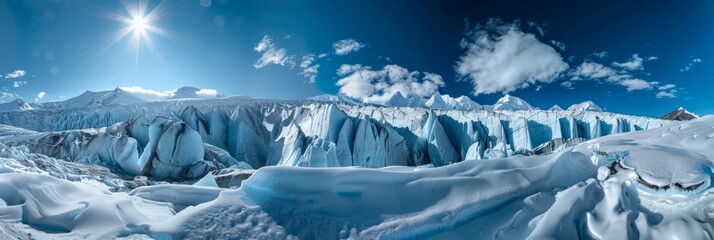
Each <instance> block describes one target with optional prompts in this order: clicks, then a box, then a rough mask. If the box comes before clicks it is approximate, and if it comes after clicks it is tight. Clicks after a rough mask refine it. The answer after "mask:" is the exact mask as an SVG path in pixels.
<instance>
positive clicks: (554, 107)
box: [548, 105, 564, 111]
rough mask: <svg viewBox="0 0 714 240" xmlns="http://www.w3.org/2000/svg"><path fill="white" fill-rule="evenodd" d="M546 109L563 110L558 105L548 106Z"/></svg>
mask: <svg viewBox="0 0 714 240" xmlns="http://www.w3.org/2000/svg"><path fill="white" fill-rule="evenodd" d="M548 111H564V110H563V108H561V107H560V106H558V105H553V106H552V107H550V108H549V109H548Z"/></svg>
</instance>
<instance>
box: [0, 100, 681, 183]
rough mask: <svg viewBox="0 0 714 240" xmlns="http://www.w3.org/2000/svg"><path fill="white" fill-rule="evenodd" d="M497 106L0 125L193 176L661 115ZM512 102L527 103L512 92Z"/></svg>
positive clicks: (287, 104)
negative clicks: (18, 128)
mask: <svg viewBox="0 0 714 240" xmlns="http://www.w3.org/2000/svg"><path fill="white" fill-rule="evenodd" d="M506 98H507V100H512V99H515V97H510V96H507V97H506ZM432 99H434V98H433V97H432ZM438 99H442V98H441V97H440V98H438ZM505 103H506V102H505V101H500V104H499V103H497V104H496V105H495V106H496V107H495V108H496V109H497V110H493V111H491V110H460V109H450V110H443V109H430V108H415V107H384V106H379V105H369V104H361V105H357V104H350V103H334V102H325V101H315V100H306V101H277V100H256V99H244V98H236V99H220V100H213V99H210V100H183V101H170V102H153V103H142V104H126V105H108V106H103V107H101V108H96V107H91V106H90V107H83V108H72V109H55V110H33V111H7V112H0V124H5V125H10V126H16V127H20V128H24V129H28V130H34V131H38V132H39V133H36V134H31V135H30V136H26V137H24V138H14V139H8V140H5V142H6V143H7V144H9V145H12V146H17V145H25V146H27V147H28V148H30V149H31V150H32V151H35V152H38V153H42V154H45V155H48V156H51V157H56V158H63V159H68V160H70V161H80V160H82V161H90V162H102V163H104V164H106V165H110V166H112V165H113V166H119V167H120V168H121V169H122V170H123V171H124V172H126V173H128V174H130V175H141V174H144V173H148V175H150V176H154V177H158V178H161V179H195V178H200V177H202V176H203V175H205V174H206V173H207V172H208V171H211V170H215V169H222V168H225V167H230V166H233V165H238V164H240V163H244V164H247V165H250V167H251V168H253V169H257V168H260V167H263V166H273V165H279V166H303V167H345V166H361V167H372V168H377V167H386V166H393V165H398V166H420V165H429V164H430V165H433V166H443V165H448V164H452V163H456V162H461V161H464V160H467V159H486V158H494V157H496V158H497V157H508V156H512V155H514V154H525V155H529V154H533V150H534V149H536V148H537V147H538V146H540V145H542V144H544V143H547V142H549V141H553V140H556V139H560V140H561V141H566V140H568V139H576V138H578V139H580V138H582V139H593V138H597V137H601V136H606V135H611V134H616V133H623V132H629V131H635V130H643V129H651V128H658V127H661V126H664V125H666V124H668V123H669V121H665V120H659V119H650V118H645V117H635V116H628V115H622V114H614V113H605V112H594V111H544V110H536V109H532V107H531V108H528V109H527V110H518V111H514V110H503V109H502V106H504V105H502V104H505ZM514 106H530V105H529V104H527V103H525V101H523V100H520V99H518V100H517V101H516V104H515V105H514ZM503 108H505V107H503ZM508 109H511V108H508ZM60 146H61V147H60ZM204 152H208V153H204ZM189 155H190V156H189ZM204 155H206V156H204ZM207 155H211V157H210V159H208V158H209V157H208V156H207ZM207 159H208V160H207Z"/></svg>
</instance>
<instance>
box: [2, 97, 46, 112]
mask: <svg viewBox="0 0 714 240" xmlns="http://www.w3.org/2000/svg"><path fill="white" fill-rule="evenodd" d="M36 107H37V106H33V104H32V103H28V102H27V101H25V100H23V99H22V98H16V99H15V100H12V101H10V102H6V103H1V104H0V111H15V110H30V109H35V108H36Z"/></svg>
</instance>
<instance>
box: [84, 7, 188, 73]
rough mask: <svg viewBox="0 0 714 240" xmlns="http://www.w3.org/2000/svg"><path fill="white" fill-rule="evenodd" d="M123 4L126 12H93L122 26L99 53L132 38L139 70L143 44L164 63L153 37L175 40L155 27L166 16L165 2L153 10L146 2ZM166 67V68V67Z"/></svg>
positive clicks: (97, 10) (131, 44) (132, 46)
mask: <svg viewBox="0 0 714 240" xmlns="http://www.w3.org/2000/svg"><path fill="white" fill-rule="evenodd" d="M121 4H122V6H123V7H124V10H125V12H113V11H108V10H105V9H100V8H97V9H94V11H92V13H94V14H95V15H97V16H100V17H104V18H107V19H111V20H115V21H117V22H119V23H121V24H122V27H121V28H120V29H119V30H117V31H116V32H115V33H114V34H113V35H112V36H111V38H110V39H109V41H108V43H107V44H102V48H101V49H100V50H99V51H98V53H100V52H103V51H104V50H106V49H108V48H110V47H111V46H113V45H115V44H116V43H117V42H120V41H122V40H123V39H125V38H127V37H128V36H130V37H129V43H130V50H131V51H133V52H134V53H135V58H136V67H137V68H138V67H139V55H140V52H139V51H140V49H141V47H142V43H143V45H145V46H146V49H148V50H149V52H150V53H151V54H152V55H154V56H155V57H157V58H159V60H161V62H164V60H163V58H162V57H161V52H160V51H159V48H158V47H157V46H156V44H155V43H154V41H153V39H152V38H151V37H152V35H159V36H161V37H164V38H167V39H172V38H175V36H174V35H173V34H171V33H170V32H169V31H167V30H165V29H163V28H161V27H158V26H156V25H155V22H156V21H157V20H159V19H161V18H162V17H164V16H165V15H166V11H165V8H166V4H165V1H161V2H160V3H159V4H157V5H156V6H154V7H153V8H149V3H148V1H146V0H126V1H121ZM164 67H166V66H165V65H164ZM167 70H168V69H167Z"/></svg>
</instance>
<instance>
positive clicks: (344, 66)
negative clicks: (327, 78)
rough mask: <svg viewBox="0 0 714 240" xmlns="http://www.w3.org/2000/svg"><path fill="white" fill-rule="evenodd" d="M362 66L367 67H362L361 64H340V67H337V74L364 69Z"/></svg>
mask: <svg viewBox="0 0 714 240" xmlns="http://www.w3.org/2000/svg"><path fill="white" fill-rule="evenodd" d="M364 68H367V69H368V68H369V67H364V66H362V65H361V64H342V65H340V68H338V69H337V75H340V76H342V75H347V74H349V73H351V72H355V71H357V70H359V69H364Z"/></svg>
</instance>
